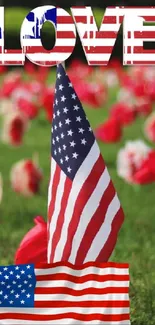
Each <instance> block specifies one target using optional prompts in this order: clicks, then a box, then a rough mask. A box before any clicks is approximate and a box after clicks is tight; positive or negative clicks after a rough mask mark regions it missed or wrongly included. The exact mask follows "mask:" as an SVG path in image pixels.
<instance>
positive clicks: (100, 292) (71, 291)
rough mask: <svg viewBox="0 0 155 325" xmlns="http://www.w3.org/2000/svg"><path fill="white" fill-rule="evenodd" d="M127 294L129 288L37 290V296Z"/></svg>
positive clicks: (53, 288) (54, 288) (58, 288)
mask: <svg viewBox="0 0 155 325" xmlns="http://www.w3.org/2000/svg"><path fill="white" fill-rule="evenodd" d="M110 293H112V294H115V293H120V294H125V293H129V288H128V287H108V288H101V289H100V288H99V289H97V288H87V289H82V290H74V289H70V288H65V287H57V288H56V287H52V288H35V295H39V294H43V295H45V294H53V295H54V294H64V295H71V296H76V297H79V296H82V295H89V294H90V295H103V294H110Z"/></svg>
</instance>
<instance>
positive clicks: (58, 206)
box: [47, 170, 66, 263]
mask: <svg viewBox="0 0 155 325" xmlns="http://www.w3.org/2000/svg"><path fill="white" fill-rule="evenodd" d="M65 181H66V175H65V173H64V172H63V171H62V170H61V172H60V181H59V185H58V187H57V194H56V199H55V207H54V212H53V215H52V216H51V223H50V225H49V231H50V235H49V241H48V253H47V254H48V263H50V257H51V249H52V247H51V246H52V239H53V234H54V232H55V230H56V227H57V220H58V216H59V212H60V210H61V200H62V197H63V194H64V190H65V189H64V185H65Z"/></svg>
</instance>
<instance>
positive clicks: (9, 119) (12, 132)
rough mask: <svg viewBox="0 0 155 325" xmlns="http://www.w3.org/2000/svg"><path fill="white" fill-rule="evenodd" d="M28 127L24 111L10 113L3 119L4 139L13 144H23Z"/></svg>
mask: <svg viewBox="0 0 155 325" xmlns="http://www.w3.org/2000/svg"><path fill="white" fill-rule="evenodd" d="M27 127H28V121H27V119H26V117H25V116H24V115H23V114H22V113H20V112H18V111H12V112H10V113H8V114H7V115H5V116H4V120H3V129H2V140H3V141H4V142H5V143H8V144H10V145H12V146H19V145H21V144H22V141H23V136H24V134H25V132H26V130H27Z"/></svg>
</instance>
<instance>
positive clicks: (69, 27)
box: [57, 23, 76, 41]
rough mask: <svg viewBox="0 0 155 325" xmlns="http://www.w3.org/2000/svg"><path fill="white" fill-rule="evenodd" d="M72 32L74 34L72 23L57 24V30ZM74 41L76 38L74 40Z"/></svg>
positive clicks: (74, 29)
mask: <svg viewBox="0 0 155 325" xmlns="http://www.w3.org/2000/svg"><path fill="white" fill-rule="evenodd" d="M66 31H67V32H73V33H74V35H76V28H75V25H74V23H73V24H57V32H66ZM75 41H76V40H75Z"/></svg>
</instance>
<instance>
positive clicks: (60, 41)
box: [23, 38, 75, 51]
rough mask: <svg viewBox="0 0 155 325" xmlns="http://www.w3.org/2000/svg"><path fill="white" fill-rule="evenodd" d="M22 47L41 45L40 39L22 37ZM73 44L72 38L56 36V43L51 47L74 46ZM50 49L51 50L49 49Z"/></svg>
mask: <svg viewBox="0 0 155 325" xmlns="http://www.w3.org/2000/svg"><path fill="white" fill-rule="evenodd" d="M23 44H24V47H25V46H43V45H42V43H41V40H39V39H32V38H29V39H27V38H26V39H24V41H23ZM74 45H75V39H74V38H57V39H56V43H55V45H54V46H53V48H54V47H55V46H62V47H63V46H74ZM51 51H52V50H51Z"/></svg>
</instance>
